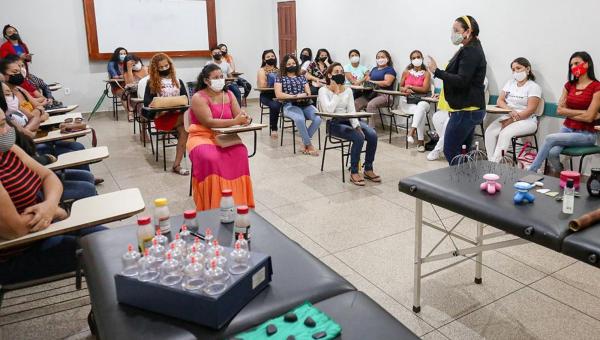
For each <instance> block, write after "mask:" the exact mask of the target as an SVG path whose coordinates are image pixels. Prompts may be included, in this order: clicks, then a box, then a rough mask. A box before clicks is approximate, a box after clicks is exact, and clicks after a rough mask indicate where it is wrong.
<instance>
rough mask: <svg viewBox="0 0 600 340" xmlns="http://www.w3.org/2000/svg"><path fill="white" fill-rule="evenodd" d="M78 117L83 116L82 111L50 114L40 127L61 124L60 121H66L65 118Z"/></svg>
mask: <svg viewBox="0 0 600 340" xmlns="http://www.w3.org/2000/svg"><path fill="white" fill-rule="evenodd" d="M69 118H70V119H77V118H83V117H82V115H81V112H69V113H64V114H60V115H55V116H50V118H48V119H47V120H46V121H45V122H42V123H40V127H43V126H52V125H60V123H64V122H65V119H69Z"/></svg>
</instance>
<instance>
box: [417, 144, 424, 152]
mask: <svg viewBox="0 0 600 340" xmlns="http://www.w3.org/2000/svg"><path fill="white" fill-rule="evenodd" d="M417 151H418V152H425V145H417Z"/></svg>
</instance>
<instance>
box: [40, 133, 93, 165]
mask: <svg viewBox="0 0 600 340" xmlns="http://www.w3.org/2000/svg"><path fill="white" fill-rule="evenodd" d="M84 149H85V146H83V144H81V143H79V142H67V141H62V140H61V141H56V142H52V143H44V144H38V145H37V146H36V150H37V153H38V154H40V155H46V154H48V155H54V156H56V157H58V156H59V155H62V154H63V153H68V152H73V151H79V150H84ZM76 169H81V170H86V171H90V166H89V165H87V164H86V165H81V166H78V167H77V168H76Z"/></svg>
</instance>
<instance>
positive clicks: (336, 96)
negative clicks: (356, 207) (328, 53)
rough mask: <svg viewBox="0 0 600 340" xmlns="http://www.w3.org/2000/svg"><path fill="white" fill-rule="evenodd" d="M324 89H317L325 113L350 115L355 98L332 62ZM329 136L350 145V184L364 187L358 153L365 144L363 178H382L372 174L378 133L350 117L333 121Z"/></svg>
mask: <svg viewBox="0 0 600 340" xmlns="http://www.w3.org/2000/svg"><path fill="white" fill-rule="evenodd" d="M325 81H326V83H327V86H326V87H322V88H320V89H319V106H320V107H321V110H323V111H324V112H331V113H333V112H336V113H353V112H356V109H355V108H354V95H353V94H352V89H350V88H349V87H345V86H344V83H345V75H344V68H343V67H342V65H341V64H340V63H333V64H331V66H329V68H327V71H326V74H325ZM329 129H330V133H331V135H332V136H336V137H340V138H343V139H346V140H349V141H351V142H352V149H351V150H350V181H351V182H352V183H354V184H356V185H358V186H364V185H365V181H364V179H363V177H362V176H361V175H360V174H359V172H358V171H359V170H360V169H359V168H358V163H359V161H360V153H361V151H362V148H363V144H364V143H365V141H366V142H367V154H366V156H365V171H364V178H366V179H368V180H370V181H373V182H381V177H379V176H378V175H376V174H375V173H374V172H373V161H374V160H375V151H377V133H376V132H375V130H374V129H373V128H372V127H370V126H369V125H368V124H367V123H365V122H363V121H361V120H358V119H357V118H351V119H347V120H333V121H331V125H330V126H329Z"/></svg>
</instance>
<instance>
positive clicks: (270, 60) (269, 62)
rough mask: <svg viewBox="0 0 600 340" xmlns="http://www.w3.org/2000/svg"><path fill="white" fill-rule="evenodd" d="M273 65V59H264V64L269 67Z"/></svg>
mask: <svg viewBox="0 0 600 340" xmlns="http://www.w3.org/2000/svg"><path fill="white" fill-rule="evenodd" d="M275 63H276V61H275V59H266V60H265V64H267V65H269V66H273V65H275Z"/></svg>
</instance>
